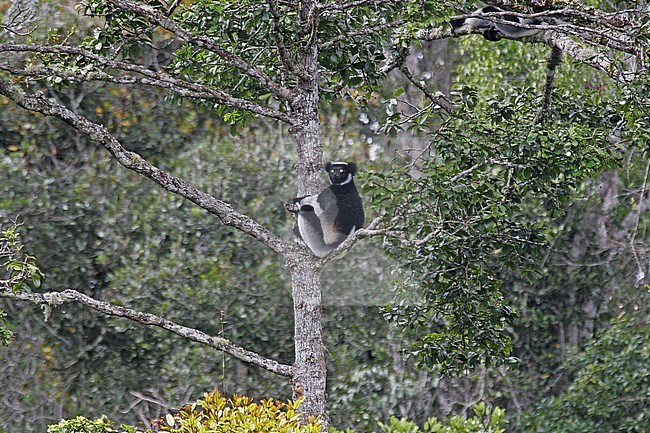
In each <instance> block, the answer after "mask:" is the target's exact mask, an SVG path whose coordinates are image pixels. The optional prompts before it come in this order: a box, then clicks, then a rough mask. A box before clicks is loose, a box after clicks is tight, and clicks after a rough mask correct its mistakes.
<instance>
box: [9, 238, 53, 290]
mask: <svg viewBox="0 0 650 433" xmlns="http://www.w3.org/2000/svg"><path fill="white" fill-rule="evenodd" d="M22 249H23V246H22V245H21V244H20V234H19V233H18V232H17V231H16V227H13V226H12V227H9V228H8V229H7V230H5V231H2V232H0V260H3V259H6V261H5V262H4V263H2V267H3V268H4V270H6V271H7V273H8V275H7V277H8V279H7V280H4V281H2V282H3V283H5V284H7V286H8V287H10V288H11V289H12V290H14V291H17V290H21V289H24V288H26V287H27V286H28V284H30V283H31V284H32V285H33V286H34V287H35V288H38V287H40V285H41V280H42V279H43V277H44V275H43V272H41V270H40V269H39V268H38V266H36V258H35V257H33V256H30V255H28V254H24V253H22Z"/></svg>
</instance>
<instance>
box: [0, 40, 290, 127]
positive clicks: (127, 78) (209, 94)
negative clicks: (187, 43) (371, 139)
mask: <svg viewBox="0 0 650 433" xmlns="http://www.w3.org/2000/svg"><path fill="white" fill-rule="evenodd" d="M0 52H23V53H24V52H33V53H39V54H69V55H74V56H81V57H84V58H86V59H88V60H91V61H93V62H95V63H97V64H98V65H99V66H101V67H104V68H108V69H115V70H121V71H125V72H132V73H135V74H138V75H142V76H143V77H144V78H138V77H136V76H134V75H122V76H119V77H118V76H113V75H111V74H109V73H103V72H98V71H92V70H88V69H74V70H70V71H68V70H59V69H54V68H30V69H26V70H22V69H16V68H12V67H10V66H8V65H0V69H2V70H5V71H8V72H11V73H12V74H14V75H22V76H31V77H37V78H44V77H46V76H57V77H61V78H63V79H65V80H69V81H75V82H83V81H94V80H96V81H106V82H111V83H119V84H143V85H147V86H153V87H159V88H163V89H167V90H170V91H173V92H176V93H178V94H180V95H181V96H187V97H191V98H197V99H204V100H206V101H214V102H217V103H219V104H222V105H227V106H229V107H235V108H241V109H243V110H248V111H250V112H251V113H255V114H259V115H261V116H264V117H269V118H272V119H277V120H280V121H282V122H285V123H287V124H289V125H292V124H293V123H294V122H293V119H292V118H291V117H290V116H288V115H287V114H285V113H283V112H281V111H278V110H274V109H272V108H268V107H264V106H261V105H259V104H256V103H254V102H251V101H249V100H246V99H242V98H235V97H234V96H232V95H230V94H229V93H227V92H224V91H222V90H219V89H215V88H213V87H210V86H206V85H204V84H200V83H196V82H189V81H186V80H182V79H179V78H176V77H173V76H171V75H169V74H166V73H164V72H159V71H153V70H151V69H149V68H146V67H144V66H140V65H136V64H132V63H127V62H122V61H117V60H112V59H109V58H107V57H104V56H100V55H98V54H95V53H92V52H90V51H87V50H84V49H82V48H78V47H73V46H67V45H53V46H40V45H27V44H0Z"/></svg>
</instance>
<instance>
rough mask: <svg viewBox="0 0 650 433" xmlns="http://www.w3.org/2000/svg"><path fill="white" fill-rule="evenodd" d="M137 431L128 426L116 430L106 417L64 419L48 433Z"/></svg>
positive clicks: (52, 426) (124, 432)
mask: <svg viewBox="0 0 650 433" xmlns="http://www.w3.org/2000/svg"><path fill="white" fill-rule="evenodd" d="M137 431H138V430H137V429H136V428H135V427H132V426H127V425H121V426H120V427H119V429H116V428H115V426H114V425H113V422H111V421H110V420H108V419H107V418H106V417H101V418H99V419H96V420H89V419H88V418H84V417H82V416H78V417H77V418H74V419H64V420H62V421H61V422H59V423H58V424H55V425H51V426H49V427H48V429H47V433H136V432H137Z"/></svg>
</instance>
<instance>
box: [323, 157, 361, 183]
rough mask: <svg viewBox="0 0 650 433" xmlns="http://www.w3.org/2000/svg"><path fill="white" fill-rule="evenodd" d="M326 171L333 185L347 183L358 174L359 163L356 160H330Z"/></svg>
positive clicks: (326, 165)
mask: <svg viewBox="0 0 650 433" xmlns="http://www.w3.org/2000/svg"><path fill="white" fill-rule="evenodd" d="M325 171H326V172H327V175H328V176H329V178H330V182H331V183H332V185H345V184H346V183H350V182H352V178H353V177H354V175H355V174H357V165H356V164H355V163H354V162H340V161H337V162H328V163H327V164H325Z"/></svg>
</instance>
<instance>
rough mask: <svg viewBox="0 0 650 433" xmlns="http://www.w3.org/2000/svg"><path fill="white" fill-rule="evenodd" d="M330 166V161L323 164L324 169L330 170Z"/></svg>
mask: <svg viewBox="0 0 650 433" xmlns="http://www.w3.org/2000/svg"><path fill="white" fill-rule="evenodd" d="M330 168H332V163H331V162H328V163H326V164H325V171H330Z"/></svg>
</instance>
